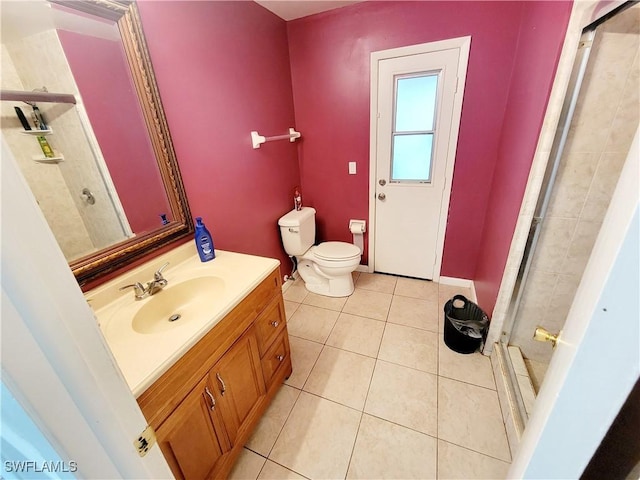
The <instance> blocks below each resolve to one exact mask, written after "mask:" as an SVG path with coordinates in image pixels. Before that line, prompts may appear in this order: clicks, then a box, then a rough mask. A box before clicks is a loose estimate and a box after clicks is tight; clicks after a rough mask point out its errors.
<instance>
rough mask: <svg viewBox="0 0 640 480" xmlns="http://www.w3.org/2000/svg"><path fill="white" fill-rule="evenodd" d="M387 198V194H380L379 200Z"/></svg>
mask: <svg viewBox="0 0 640 480" xmlns="http://www.w3.org/2000/svg"><path fill="white" fill-rule="evenodd" d="M385 198H387V196H386V195H385V194H384V193H379V194H378V200H384V199H385Z"/></svg>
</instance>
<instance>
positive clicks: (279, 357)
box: [276, 355, 284, 362]
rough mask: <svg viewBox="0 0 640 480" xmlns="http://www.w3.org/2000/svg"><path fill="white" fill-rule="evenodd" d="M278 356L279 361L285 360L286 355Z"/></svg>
mask: <svg viewBox="0 0 640 480" xmlns="http://www.w3.org/2000/svg"><path fill="white" fill-rule="evenodd" d="M276 358H277V359H278V361H279V362H281V361H283V360H284V355H276Z"/></svg>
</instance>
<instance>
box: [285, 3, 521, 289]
mask: <svg viewBox="0 0 640 480" xmlns="http://www.w3.org/2000/svg"><path fill="white" fill-rule="evenodd" d="M522 8H523V7H522V2H492V1H488V2H482V1H473V2H457V1H456V2H437V1H429V2H377V1H376V2H363V3H360V4H356V5H353V6H351V7H346V8H342V9H339V10H334V11H331V12H326V13H324V14H319V15H314V16H311V17H307V18H303V19H299V20H294V21H291V22H289V24H288V31H289V51H290V56H291V72H292V79H293V95H294V103H295V112H296V126H297V127H298V129H299V130H300V131H301V132H302V133H303V136H304V139H303V142H302V144H301V147H300V169H301V177H302V189H303V195H304V199H305V202H306V203H308V204H310V205H313V206H314V207H316V209H317V210H318V218H319V226H320V229H319V233H320V238H321V239H331V240H343V241H351V237H350V234H349V230H348V223H349V219H350V218H363V219H367V218H368V214H369V210H368V182H369V168H368V167H369V82H370V77H369V75H370V53H371V52H372V51H375V50H383V49H388V48H394V47H399V46H404V45H411V44H417V43H425V42H431V41H437V40H443V39H447V38H454V37H460V36H466V35H471V36H472V41H471V53H470V59H469V67H468V73H467V86H466V91H465V96H464V105H463V110H462V120H461V127H460V136H459V142H458V153H457V159H456V166H455V173H454V177H453V191H452V197H451V205H450V218H449V223H448V226H447V231H446V239H445V250H444V258H443V265H442V275H446V276H452V277H461V278H474V274H475V270H476V264H477V258H478V256H479V254H480V252H479V250H480V244H481V239H482V231H483V222H484V216H485V210H486V208H487V202H488V200H489V193H490V192H489V188H488V186H489V185H490V184H491V181H492V177H493V171H494V167H495V162H496V157H497V152H498V144H499V140H500V131H501V129H502V122H503V116H504V111H505V107H506V102H507V93H508V91H509V78H510V73H511V70H512V65H513V61H514V55H515V50H516V43H517V35H518V25H519V21H520V16H521V12H522ZM349 161H357V162H358V174H357V175H355V176H353V175H348V173H347V162H349ZM365 261H366V258H365ZM363 263H365V262H363Z"/></svg>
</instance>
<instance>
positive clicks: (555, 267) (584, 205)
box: [500, 4, 640, 425]
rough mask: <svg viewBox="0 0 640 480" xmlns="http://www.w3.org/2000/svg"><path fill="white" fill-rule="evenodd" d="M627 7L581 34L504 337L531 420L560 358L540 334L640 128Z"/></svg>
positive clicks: (634, 15) (579, 263) (559, 311)
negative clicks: (536, 334)
mask: <svg viewBox="0 0 640 480" xmlns="http://www.w3.org/2000/svg"><path fill="white" fill-rule="evenodd" d="M625 7H626V6H623V7H622V8H621V9H620V10H618V11H616V12H614V13H613V14H610V15H609V16H607V17H605V18H604V19H602V20H600V21H599V22H598V23H597V24H595V25H592V26H590V27H588V28H587V29H585V32H584V33H583V36H582V38H581V42H580V46H579V50H578V52H577V55H576V60H575V63H574V68H573V71H572V75H571V80H570V84H569V87H568V91H567V95H566V97H565V103H564V105H563V109H562V113H561V117H560V122H559V126H558V129H557V132H556V136H555V138H554V143H553V148H552V152H551V156H550V162H549V165H548V167H547V171H546V172H545V177H544V181H543V186H542V189H541V192H540V196H539V199H538V202H537V205H536V210H535V213H534V218H533V222H532V224H531V228H530V233H529V238H528V240H527V245H526V248H525V252H524V256H523V259H522V263H521V266H520V271H519V274H518V280H517V281H516V286H515V288H514V291H513V294H512V297H511V303H510V307H509V315H508V318H507V323H506V325H505V327H506V328H505V329H504V331H505V333H504V334H503V336H502V338H501V341H500V348H501V349H502V353H503V355H504V358H506V359H508V361H507V367H508V370H509V371H510V380H511V383H512V386H513V389H514V398H516V400H517V404H518V407H519V410H520V414H521V417H522V419H521V420H522V424H523V425H524V424H525V423H526V420H527V418H528V416H529V414H530V413H531V410H532V408H533V404H534V401H535V396H536V393H537V391H538V389H539V388H540V385H541V384H542V381H543V379H544V376H545V374H546V369H547V366H548V365H549V362H550V360H551V357H552V355H553V346H552V343H551V342H538V341H535V340H534V339H533V336H534V332H535V331H536V328H537V327H539V326H540V327H543V328H544V329H545V330H546V331H548V332H549V333H550V334H551V335H555V334H557V333H559V332H560V331H561V330H562V328H563V326H564V322H565V319H566V317H567V315H568V313H569V309H570V308H571V304H572V302H573V298H574V295H575V292H576V290H577V288H578V285H579V283H580V280H581V278H582V274H583V272H584V269H585V266H586V264H587V261H588V260H589V257H590V254H591V250H592V248H593V245H594V243H595V240H596V237H597V236H598V233H599V231H600V225H601V224H602V221H603V219H604V216H605V213H606V211H607V207H608V205H609V201H610V199H611V196H612V195H613V191H614V190H615V187H616V183H617V180H618V178H619V176H620V171H621V169H622V166H623V164H624V161H625V159H626V157H627V154H628V152H629V148H630V145H631V141H632V139H633V134H634V133H635V130H636V128H637V126H638V118H639V110H640V108H639V107H638V106H639V102H640V100H639V99H638V88H637V85H638V81H639V77H640V73H639V71H640V67H639V63H638V62H639V58H638V57H639V54H638V52H639V49H640V35H639V33H640V32H639V29H640V27H639V25H640V22H638V19H639V15H640V5H637V4H636V5H635V6H631V7H627V8H625ZM539 337H540V339H542V338H543V337H544V335H539Z"/></svg>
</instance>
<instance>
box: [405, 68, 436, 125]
mask: <svg viewBox="0 0 640 480" xmlns="http://www.w3.org/2000/svg"><path fill="white" fill-rule="evenodd" d="M437 86H438V75H436V74H432V75H426V76H422V77H407V78H399V79H398V83H397V87H396V88H397V91H396V119H395V120H396V128H395V131H396V132H416V131H425V130H426V131H429V130H433V117H434V114H435V109H436V89H437V88H436V87H437Z"/></svg>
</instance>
